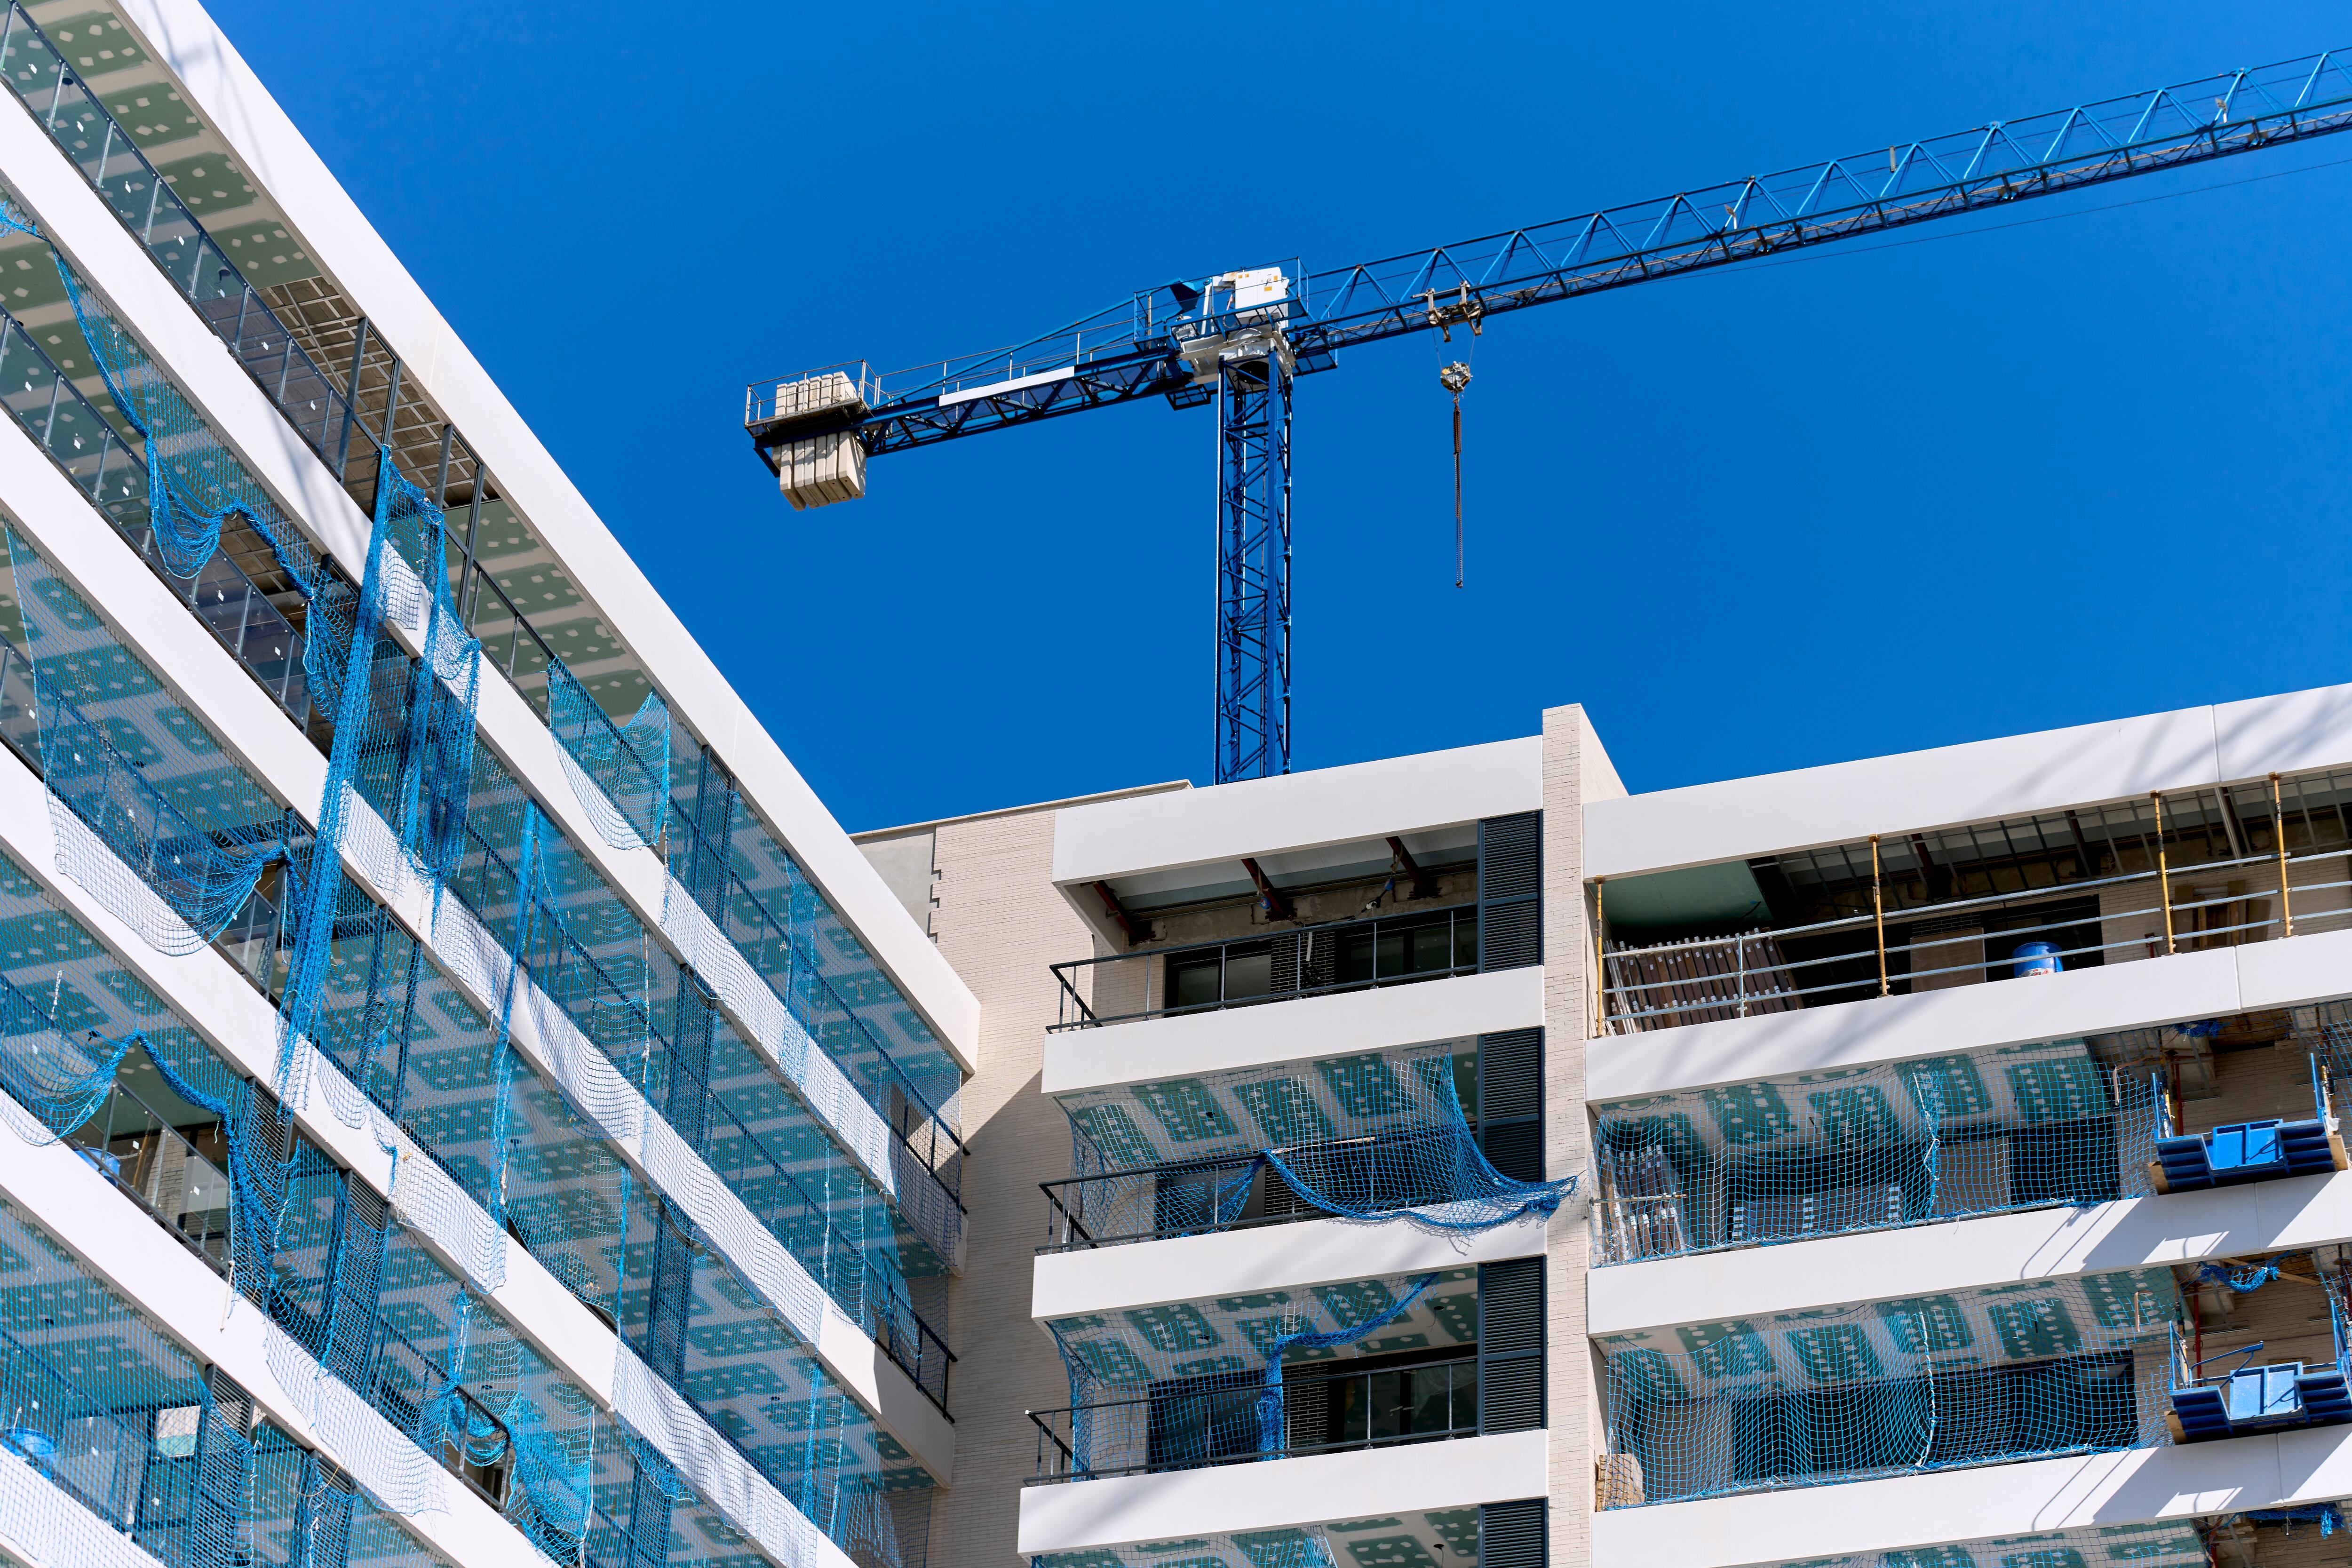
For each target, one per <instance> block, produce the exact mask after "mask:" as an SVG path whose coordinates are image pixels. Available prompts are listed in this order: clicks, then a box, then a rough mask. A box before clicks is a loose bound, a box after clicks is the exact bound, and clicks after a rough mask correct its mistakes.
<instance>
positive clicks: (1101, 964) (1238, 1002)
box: [1052, 903, 1479, 1032]
mask: <svg viewBox="0 0 2352 1568" xmlns="http://www.w3.org/2000/svg"><path fill="white" fill-rule="evenodd" d="M1053 968H1054V978H1055V980H1056V981H1057V982H1059V983H1060V986H1061V993H1060V1013H1059V1016H1057V1018H1056V1019H1055V1023H1054V1024H1053V1026H1052V1027H1053V1028H1054V1029H1055V1031H1057V1032H1058V1031H1061V1030H1067V1029H1090V1028H1094V1027H1097V1026H1100V1025H1104V1024H1119V1023H1127V1022H1129V1021H1131V1020H1134V1019H1139V1018H1163V1017H1174V1016H1182V1015H1185V1014H1191V1013H1213V1012H1217V1011H1220V1010H1222V1009H1223V1008H1228V1007H1251V1006H1256V1005H1261V1004H1264V1003H1268V1002H1286V1001H1290V1000H1293V999H1295V998H1297V997H1301V996H1325V995H1330V994H1336V993H1338V992H1342V991H1370V990H1374V989H1377V988H1379V987H1381V986H1383V985H1410V984H1416V983H1418V982H1420V981H1424V980H1442V979H1444V978H1445V977H1446V976H1448V975H1452V974H1475V973H1479V963H1478V906H1477V905H1476V904H1475V903H1473V904H1456V905H1453V906H1450V907H1448V908H1445V909H1438V910H1414V911H1412V912H1409V913H1400V914H1393V915H1384V916H1380V917H1377V918H1374V919H1370V920H1356V921H1331V922H1329V923H1328V924H1325V925H1312V926H1301V927H1296V928H1293V929H1290V930H1286V931H1274V932H1270V933H1268V934H1266V935H1264V936H1249V937H1239V938H1234V939H1232V940H1228V941H1221V942H1188V943H1185V944H1183V945H1181V946H1177V947H1163V948H1157V949H1152V950H1150V951H1147V952H1124V953H1116V954H1113V955H1111V956H1109V957H1107V958H1080V959H1071V960H1067V961H1066V962H1064V963H1056V964H1055V965H1054V966H1053Z"/></svg>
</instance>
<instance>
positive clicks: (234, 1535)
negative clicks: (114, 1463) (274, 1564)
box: [126, 1367, 254, 1568]
mask: <svg viewBox="0 0 2352 1568" xmlns="http://www.w3.org/2000/svg"><path fill="white" fill-rule="evenodd" d="M252 1432H253V1399H252V1396H251V1395H249V1394H247V1393H246V1392H245V1390H243V1389H242V1388H239V1387H238V1386H237V1385H236V1384H234V1383H232V1382H230V1381H229V1380H228V1378H226V1376H224V1375H222V1373H221V1371H220V1369H219V1368H218V1367H214V1368H211V1369H210V1370H209V1371H207V1373H205V1404H204V1409H203V1411H202V1413H201V1414H200V1415H198V1416H197V1417H196V1475H195V1486H194V1501H193V1508H192V1512H193V1513H194V1520H193V1521H192V1522H193V1523H194V1527H195V1530H194V1534H195V1541H194V1549H195V1550H194V1563H191V1564H190V1565H189V1568H248V1565H249V1564H251V1563H253V1561H254V1552H253V1524H252V1521H251V1520H250V1519H249V1518H248V1514H249V1512H250V1510H248V1509H247V1495H248V1494H249V1493H250V1491H251V1490H252V1486H253V1438H252ZM126 1479H128V1480H129V1481H130V1484H131V1486H132V1487H134V1488H142V1487H143V1485H144V1483H145V1478H144V1477H128V1478H126Z"/></svg>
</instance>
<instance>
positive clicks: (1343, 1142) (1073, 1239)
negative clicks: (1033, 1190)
mask: <svg viewBox="0 0 2352 1568" xmlns="http://www.w3.org/2000/svg"><path fill="white" fill-rule="evenodd" d="M1430 1136H1431V1134H1430V1132H1429V1131H1427V1130H1425V1129H1424V1130H1415V1131H1408V1132H1403V1133H1400V1132H1398V1131H1395V1130H1394V1129H1391V1131H1387V1132H1370V1133H1365V1134H1363V1135H1361V1136H1360V1137H1355V1138H1335V1139H1328V1140H1323V1141H1318V1142H1315V1143H1313V1144H1305V1145H1300V1144H1293V1145H1284V1146H1279V1147H1276V1148H1271V1149H1264V1150H1259V1151H1256V1152H1251V1153H1237V1154H1223V1155H1205V1156H1202V1157H1201V1158H1198V1159H1192V1160H1171V1161H1166V1162H1163V1163H1159V1164H1153V1165H1132V1166H1128V1167H1126V1168H1124V1169H1121V1170H1117V1171H1097V1172H1096V1173H1094V1174H1092V1175H1087V1176H1064V1177H1061V1178H1059V1179H1058V1180H1055V1181H1050V1182H1040V1183H1038V1184H1037V1189H1038V1191H1040V1192H1042V1193H1044V1194H1045V1203H1046V1215H1045V1234H1046V1237H1047V1238H1048V1239H1047V1240H1046V1242H1045V1245H1043V1246H1041V1247H1038V1248H1037V1251H1038V1252H1039V1253H1041V1254H1045V1253H1055V1252H1071V1251H1076V1250H1079V1249H1082V1248H1083V1249H1091V1248H1094V1247H1118V1246H1121V1245H1123V1244H1126V1243H1129V1242H1137V1241H1154V1240H1160V1239H1163V1238H1165V1237H1177V1236H1204V1235H1210V1234H1213V1233H1223V1232H1225V1231H1230V1230H1251V1229H1255V1228H1256V1227H1258V1226H1270V1225H1297V1224H1300V1223H1302V1222H1305V1221H1308V1220H1318V1219H1328V1218H1330V1217H1331V1212H1332V1211H1330V1210H1328V1209H1324V1208H1319V1207H1318V1206H1316V1205H1313V1204H1311V1203H1307V1202H1306V1201H1304V1200H1302V1201H1301V1202H1300V1203H1299V1204H1298V1205H1297V1207H1296V1208H1295V1209H1291V1210H1289V1211H1287V1212H1284V1213H1280V1214H1260V1215H1253V1216H1249V1217H1243V1216H1241V1215H1238V1214H1236V1215H1234V1216H1233V1217H1230V1218H1225V1217H1219V1216H1216V1215H1212V1216H1210V1217H1209V1218H1207V1219H1204V1220H1202V1222H1201V1223H1199V1224H1197V1225H1182V1226H1175V1225H1171V1226H1154V1227H1153V1228H1152V1229H1150V1230H1143V1231H1133V1232H1129V1233H1125V1234H1122V1235H1118V1236H1108V1235H1106V1236H1097V1235H1095V1234H1094V1233H1093V1232H1091V1231H1090V1230H1088V1229H1087V1225H1086V1221H1085V1210H1086V1208H1087V1203H1086V1201H1085V1189H1086V1188H1087V1187H1089V1186H1092V1185H1095V1184H1098V1183H1111V1182H1139V1181H1145V1180H1160V1181H1165V1180H1168V1179H1170V1178H1174V1177H1183V1176H1206V1175H1210V1174H1212V1173H1215V1172H1219V1171H1231V1172H1235V1173H1239V1172H1242V1171H1246V1170H1250V1169H1252V1168H1253V1167H1257V1166H1265V1165H1266V1164H1267V1162H1268V1159H1269V1157H1270V1156H1271V1157H1278V1158H1282V1159H1285V1160H1288V1159H1292V1158H1295V1157H1296V1156H1297V1154H1298V1153H1299V1152H1301V1151H1302V1150H1307V1149H1311V1150H1312V1151H1313V1152H1315V1153H1316V1154H1317V1155H1318V1156H1327V1155H1329V1154H1332V1153H1334V1152H1338V1151H1342V1150H1358V1151H1361V1152H1365V1153H1370V1152H1375V1151H1377V1150H1380V1149H1381V1148H1387V1147H1400V1146H1402V1145H1405V1144H1409V1143H1414V1142H1426V1141H1428V1139H1429V1138H1430ZM1254 1186H1255V1184H1253V1187H1254ZM1071 1189H1076V1190H1077V1191H1076V1196H1075V1198H1073V1197H1071V1196H1067V1195H1066V1194H1068V1193H1069V1191H1070V1190H1071ZM1249 1195H1250V1194H1248V1193H1246V1192H1244V1193H1243V1194H1241V1198H1242V1204H1241V1205H1237V1206H1245V1205H1247V1203H1248V1200H1249ZM1428 1201H1435V1200H1434V1199H1433V1198H1417V1199H1416V1200H1415V1201H1414V1202H1413V1203H1404V1204H1398V1205H1394V1206H1395V1207H1398V1208H1411V1207H1415V1206H1417V1205H1418V1204H1419V1203H1421V1202H1428ZM1057 1233H1058V1237H1059V1238H1058V1239H1055V1237H1056V1235H1057Z"/></svg>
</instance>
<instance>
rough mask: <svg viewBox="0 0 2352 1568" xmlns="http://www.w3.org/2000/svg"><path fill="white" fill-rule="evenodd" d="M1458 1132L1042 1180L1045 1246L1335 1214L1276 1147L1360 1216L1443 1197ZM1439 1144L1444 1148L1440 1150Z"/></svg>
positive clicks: (1448, 1189) (1449, 1191)
mask: <svg viewBox="0 0 2352 1568" xmlns="http://www.w3.org/2000/svg"><path fill="white" fill-rule="evenodd" d="M1459 1136H1460V1135H1459V1134H1456V1133H1454V1132H1444V1133H1431V1132H1428V1131H1420V1132H1406V1133H1401V1134H1397V1133H1382V1134H1370V1135H1367V1136H1365V1137H1361V1138H1347V1139H1339V1140H1335V1141H1333V1142H1323V1143H1313V1144H1305V1145H1300V1146H1298V1147H1295V1148H1284V1149H1269V1150H1266V1151H1265V1152H1263V1153H1244V1154H1230V1155H1224V1156H1221V1157H1219V1158H1215V1159H1203V1160H1183V1161H1176V1162H1171V1163H1167V1164H1161V1165H1147V1166H1139V1167H1138V1168H1135V1169H1132V1170H1126V1171H1107V1172H1103V1173H1098V1174H1096V1175H1091V1176H1068V1177H1065V1178H1063V1179H1062V1180H1060V1181H1055V1182H1040V1183H1038V1184H1037V1186H1038V1189H1039V1190H1040V1191H1041V1192H1043V1193H1044V1194H1045V1208H1046V1214H1045V1245H1044V1246H1043V1247H1039V1248H1038V1250H1039V1251H1040V1252H1068V1251H1075V1250H1079V1249H1082V1248H1088V1247H1117V1246H1119V1245H1121V1244H1122V1243H1126V1242H1131V1241H1153V1240H1159V1239H1161V1238H1164V1237H1173V1236H1201V1235H1204V1234H1207V1233H1209V1232H1212V1231H1221V1230H1243V1229H1251V1228H1255V1226H1266V1225H1294V1224H1297V1222H1299V1221H1301V1220H1312V1219H1325V1218H1328V1217H1329V1215H1330V1214H1331V1212H1332V1211H1331V1210H1329V1209H1326V1208H1322V1207H1319V1206H1318V1205H1315V1204H1312V1203H1310V1202H1308V1201H1307V1199H1305V1198H1303V1197H1301V1196H1299V1194H1297V1192H1296V1191H1295V1190H1294V1189H1293V1188H1292V1186H1291V1184H1289V1183H1288V1182H1286V1181H1285V1180H1283V1178H1282V1177H1281V1175H1280V1174H1278V1173H1276V1172H1275V1171H1274V1170H1273V1168H1272V1167H1271V1166H1270V1165H1269V1164H1268V1163H1267V1156H1268V1155H1274V1156H1277V1157H1279V1158H1280V1159H1281V1160H1282V1161H1283V1162H1284V1163H1286V1164H1288V1165H1289V1166H1290V1167H1291V1168H1292V1169H1293V1170H1294V1171H1297V1172H1299V1173H1301V1175H1302V1176H1305V1177H1306V1178H1307V1180H1308V1181H1309V1183H1310V1184H1311V1185H1312V1186H1313V1187H1314V1189H1315V1191H1317V1192H1318V1193H1320V1194H1328V1195H1329V1196H1330V1197H1331V1198H1333V1199H1334V1200H1336V1201H1337V1202H1339V1204H1341V1205H1344V1206H1345V1207H1346V1208H1347V1209H1348V1210H1349V1211H1350V1212H1352V1213H1355V1214H1372V1213H1384V1212H1387V1211H1390V1210H1393V1209H1408V1208H1418V1207H1420V1206H1421V1205H1424V1204H1436V1203H1444V1202H1446V1201H1447V1200H1449V1199H1451V1198H1454V1197H1456V1196H1458V1195H1459V1194H1458V1192H1457V1190H1456V1182H1455V1180H1454V1176H1455V1174H1456V1171H1455V1161H1456V1160H1458V1158H1459V1156H1458V1153H1457V1150H1458V1147H1459V1144H1458V1138H1459ZM1437 1143H1442V1145H1443V1147H1442V1148H1441V1149H1439V1150H1435V1151H1433V1147H1432V1146H1433V1144H1437ZM1433 1154H1435V1155H1436V1156H1437V1157H1433Z"/></svg>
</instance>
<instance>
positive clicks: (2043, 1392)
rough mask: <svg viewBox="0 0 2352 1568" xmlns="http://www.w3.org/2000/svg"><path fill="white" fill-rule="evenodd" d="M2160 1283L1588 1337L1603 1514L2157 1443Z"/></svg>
mask: <svg viewBox="0 0 2352 1568" xmlns="http://www.w3.org/2000/svg"><path fill="white" fill-rule="evenodd" d="M2178 1311H2179V1301H2178V1297H2177V1295H2176V1292H2175V1289H2174V1286H2173V1281H2172V1276H2171V1273H2170V1272H2169V1270H2166V1269H2160V1268H2151V1269H2141V1270H2130V1271H2124V1272H2117V1273H2111V1274H2094V1275H2086V1276H2082V1277H2079V1278H2070V1279H2055V1280H2033V1281H2025V1282H2021V1283H2018V1284H2014V1285H2005V1286H1992V1287H1987V1288H1984V1289H1977V1290H1970V1291H1962V1292H1953V1293H1948V1294H1942V1295H1936V1296H1927V1297H1919V1298H1913V1299H1909V1300H1896V1301H1881V1302H1874V1303H1868V1304H1864V1305H1861V1306H1853V1307H1842V1308H1832V1309H1825V1310H1810V1311H1798V1312H1786V1313H1780V1314H1778V1315H1774V1316H1769V1317H1761V1318H1756V1319H1740V1320H1735V1321H1726V1322H1717V1323H1697V1324H1689V1325H1685V1326H1683V1327H1679V1328H1670V1329H1655V1330H1642V1331H1633V1332H1628V1333H1620V1334H1608V1335H1602V1336H1600V1337H1598V1338H1596V1339H1595V1340H1594V1342H1593V1343H1594V1346H1595V1348H1596V1349H1597V1350H1598V1351H1599V1352H1601V1357H1602V1361H1603V1365H1604V1375H1605V1381H1606V1384H1607V1397H1608V1420H1609V1433H1610V1443H1609V1448H1610V1452H1609V1455H1608V1456H1607V1457H1606V1458H1604V1460H1603V1462H1602V1470H1601V1473H1602V1478H1603V1482H1604V1486H1605V1488H1606V1489H1607V1493H1608V1496H1607V1504H1608V1506H1625V1505H1627V1504H1633V1503H1642V1502H1665V1501H1672V1500H1680V1499H1685V1498H1695V1497H1709V1496H1715V1495H1718V1494H1721V1493H1726V1492H1736V1491H1748V1490H1757V1489H1778V1488H1785V1487H1799V1486H1815V1485H1821V1484H1824V1483H1828V1482H1832V1481H1842V1480H1851V1479H1858V1478H1861V1477H1864V1476H1872V1475H1883V1474H1889V1473H1894V1472H1898V1471H1907V1470H1925V1469H1937V1468H1947V1467H1950V1466H1956V1465H1971V1464H1981V1463H1986V1462H1989V1461H1992V1460H1998V1459H2015V1458H2029V1457H2032V1456H2037V1455H2046V1454H2057V1453H2066V1452H2081V1451H2096V1450H2107V1449H2119V1448H2133V1447H2148V1446H2150V1445H2153V1444H2155V1443H2158V1442H2160V1441H2162V1437H2163V1432H2164V1426H2163V1410H2164V1404H2165V1392H2166V1388H2167V1386H2168V1382H2167V1374H2168V1362H2169V1360H2170V1352H2169V1336H2170V1332H2171V1329H2172V1325H2173V1321H2174V1319H2175V1318H2176V1316H2177V1315H2178Z"/></svg>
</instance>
